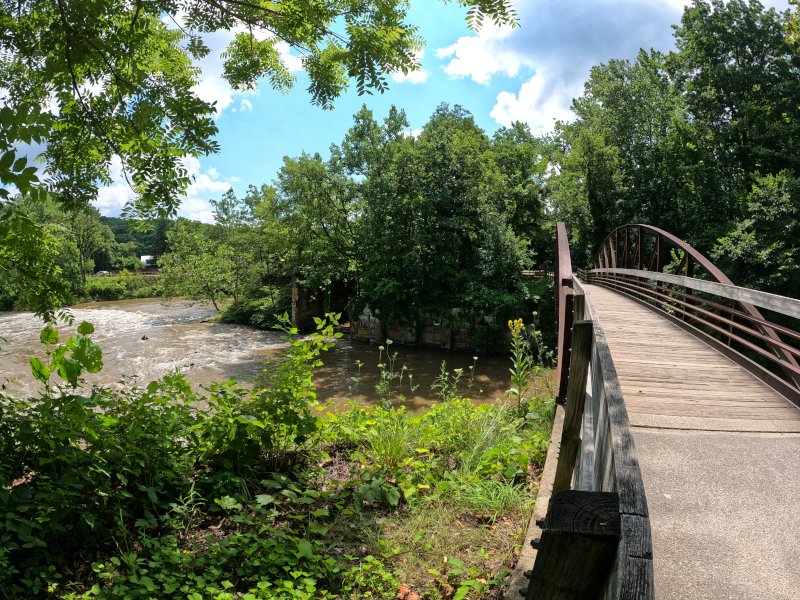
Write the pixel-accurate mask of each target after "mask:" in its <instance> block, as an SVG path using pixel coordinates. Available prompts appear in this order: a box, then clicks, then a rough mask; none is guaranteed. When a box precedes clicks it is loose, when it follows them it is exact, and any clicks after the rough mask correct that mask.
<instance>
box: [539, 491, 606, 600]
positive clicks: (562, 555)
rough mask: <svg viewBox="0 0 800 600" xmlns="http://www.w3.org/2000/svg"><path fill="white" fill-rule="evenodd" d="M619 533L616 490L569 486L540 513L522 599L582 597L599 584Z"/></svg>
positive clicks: (589, 595) (580, 599) (572, 599)
mask: <svg viewBox="0 0 800 600" xmlns="http://www.w3.org/2000/svg"><path fill="white" fill-rule="evenodd" d="M620 532H621V525H620V516H619V499H618V498H617V495H616V494H613V493H603V492H582V491H576V490H568V491H566V492H561V493H560V494H556V495H554V496H553V497H552V498H551V500H550V505H549V508H548V511H547V516H546V517H545V522H544V527H543V528H542V537H541V541H540V543H539V551H538V552H537V554H536V561H535V563H534V565H533V572H532V576H531V583H530V585H529V586H528V592H527V594H526V598H527V600H583V599H586V598H592V597H596V596H597V593H598V590H601V589H603V587H604V586H605V582H606V579H607V577H608V574H609V572H610V571H611V568H612V565H613V562H614V559H615V557H616V554H617V547H618V545H619V539H620Z"/></svg>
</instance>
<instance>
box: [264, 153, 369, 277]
mask: <svg viewBox="0 0 800 600" xmlns="http://www.w3.org/2000/svg"><path fill="white" fill-rule="evenodd" d="M276 189H277V194H278V196H277V201H278V202H279V206H280V212H281V217H280V218H281V219H282V220H283V221H284V223H285V224H286V226H288V228H289V230H290V231H291V235H292V237H293V248H292V249H291V252H292V255H287V256H285V257H284V259H285V264H286V265H287V267H289V268H290V270H291V272H292V273H294V272H297V273H299V274H301V275H302V277H303V279H304V280H305V281H306V285H308V286H309V287H310V288H320V287H329V286H330V284H331V283H332V282H333V281H345V280H347V279H348V278H351V277H352V275H353V272H354V270H355V264H354V260H355V247H354V243H355V234H354V229H353V228H354V219H355V217H356V215H357V213H358V211H359V209H358V199H357V197H356V196H355V194H354V184H353V182H352V181H351V180H350V179H349V178H348V177H347V176H346V175H345V174H344V173H343V172H342V171H341V170H339V169H337V168H336V166H335V165H334V164H332V163H330V162H326V161H323V160H322V157H320V155H319V154H314V155H313V156H312V155H308V154H302V155H301V156H300V157H298V158H296V159H295V158H289V157H284V159H283V166H282V167H281V170H280V172H279V173H278V180H277V182H276Z"/></svg>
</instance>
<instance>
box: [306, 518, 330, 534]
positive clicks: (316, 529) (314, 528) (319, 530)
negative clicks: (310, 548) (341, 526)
mask: <svg viewBox="0 0 800 600" xmlns="http://www.w3.org/2000/svg"><path fill="white" fill-rule="evenodd" d="M308 530H309V531H310V532H311V533H315V534H317V535H326V534H327V533H328V528H327V527H326V526H325V525H322V524H321V523H317V522H316V521H311V523H309V524H308Z"/></svg>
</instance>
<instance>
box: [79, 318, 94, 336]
mask: <svg viewBox="0 0 800 600" xmlns="http://www.w3.org/2000/svg"><path fill="white" fill-rule="evenodd" d="M78 333H80V334H81V335H89V334H90V333H94V325H92V324H91V323H89V322H88V321H83V322H82V323H81V324H80V325H78Z"/></svg>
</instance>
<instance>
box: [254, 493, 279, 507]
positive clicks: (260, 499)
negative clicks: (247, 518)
mask: <svg viewBox="0 0 800 600" xmlns="http://www.w3.org/2000/svg"><path fill="white" fill-rule="evenodd" d="M273 502H275V496H273V495H272V494H259V495H258V496H256V504H258V505H259V506H266V505H267V504H272V503H273Z"/></svg>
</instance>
